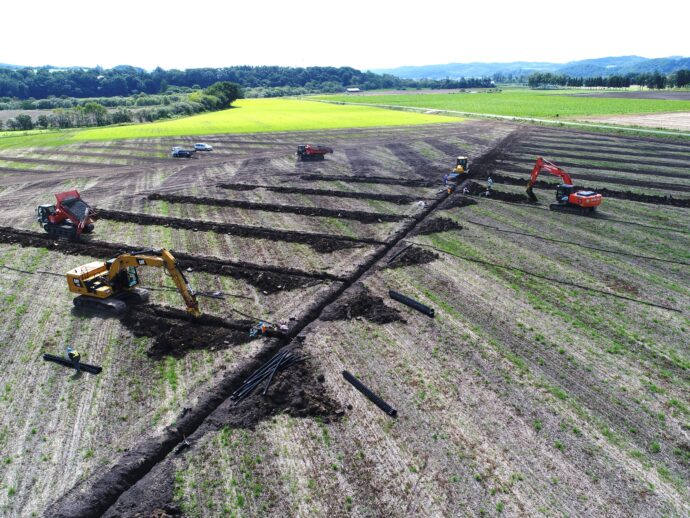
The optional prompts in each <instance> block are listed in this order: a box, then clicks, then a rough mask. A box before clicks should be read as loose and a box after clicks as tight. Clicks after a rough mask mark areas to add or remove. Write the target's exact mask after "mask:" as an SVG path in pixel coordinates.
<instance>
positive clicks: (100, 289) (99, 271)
mask: <svg viewBox="0 0 690 518" xmlns="http://www.w3.org/2000/svg"><path fill="white" fill-rule="evenodd" d="M153 254H156V255H153ZM158 254H160V255H158ZM140 266H151V267H154V268H165V270H166V271H167V272H168V273H169V274H170V277H172V279H173V282H174V283H175V286H176V287H177V290H178V291H179V292H180V295H182V298H183V299H184V302H185V305H186V306H187V311H188V312H189V313H190V314H192V315H193V316H195V317H198V316H200V315H201V312H200V311H199V302H198V301H197V299H196V295H195V294H194V290H192V287H191V286H190V285H189V282H188V281H187V278H186V277H185V276H184V273H182V270H180V268H179V266H178V265H177V261H176V260H175V258H174V257H173V255H172V254H171V253H170V252H169V251H168V250H166V249H162V250H161V251H160V252H158V251H153V250H151V251H146V252H138V253H127V254H122V255H118V256H117V257H114V258H113V259H110V260H108V261H106V262H105V263H103V262H100V261H96V262H92V263H88V264H85V265H83V266H78V267H77V268H74V269H73V270H70V271H69V272H68V273H67V283H68V285H69V289H70V291H71V292H73V293H79V294H80V295H82V296H85V297H89V298H97V299H107V298H109V297H113V296H116V295H118V294H122V293H126V292H128V291H131V290H133V289H134V288H135V287H136V286H137V285H138V284H139V276H138V275H137V273H136V270H137V268H139V267H140Z"/></svg>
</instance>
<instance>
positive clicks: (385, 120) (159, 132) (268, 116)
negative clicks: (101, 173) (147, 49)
mask: <svg viewBox="0 0 690 518" xmlns="http://www.w3.org/2000/svg"><path fill="white" fill-rule="evenodd" d="M457 121H458V118H456V117H442V116H437V115H424V114H418V113H409V112H400V111H391V110H385V109H380V108H373V107H367V106H337V105H332V104H324V103H315V102H305V101H298V100H286V99H243V100H240V101H237V102H236V106H235V107H233V108H231V109H229V110H223V111H219V112H212V113H203V114H200V115H195V116H192V117H184V118H181V119H175V120H169V121H163V122H154V123H150V124H129V125H124V126H111V127H104V128H90V129H81V130H68V131H56V132H48V133H34V132H27V133H28V134H22V135H20V136H14V135H11V133H9V132H5V133H3V134H0V149H2V148H10V147H35V146H55V145H63V144H70V143H74V142H83V141H96V140H115V139H132V138H157V137H174V136H181V135H210V134H220V133H257V132H269V131H299V130H320V129H342V128H360V127H373V126H406V125H412V124H431V123H440V122H457Z"/></svg>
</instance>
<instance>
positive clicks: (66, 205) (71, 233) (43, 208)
mask: <svg viewBox="0 0 690 518" xmlns="http://www.w3.org/2000/svg"><path fill="white" fill-rule="evenodd" d="M55 199H56V200H57V203H56V204H55V205H39V206H38V207H37V208H36V219H37V220H38V222H39V223H40V224H41V226H42V227H43V230H45V231H46V232H48V234H51V235H54V236H57V237H66V238H69V239H75V240H78V239H79V236H81V234H82V232H83V233H85V234H89V233H91V232H93V222H94V221H96V219H98V216H97V214H96V212H95V211H94V210H93V209H92V208H91V207H90V206H89V204H88V203H86V202H85V201H84V200H82V199H81V196H80V195H79V191H76V190H74V191H65V192H61V193H58V194H56V195H55Z"/></svg>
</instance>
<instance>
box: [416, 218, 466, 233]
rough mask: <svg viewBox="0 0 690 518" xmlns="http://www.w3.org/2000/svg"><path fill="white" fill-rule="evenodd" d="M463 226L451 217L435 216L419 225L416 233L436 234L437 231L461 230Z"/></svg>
mask: <svg viewBox="0 0 690 518" xmlns="http://www.w3.org/2000/svg"><path fill="white" fill-rule="evenodd" d="M461 228H462V227H461V226H460V225H459V224H458V223H457V222H456V221H454V220H452V219H450V218H433V219H427V220H425V221H423V222H422V224H421V225H419V227H417V231H416V232H415V233H416V234H419V235H426V234H435V233H436V232H445V231H447V230H460V229H461Z"/></svg>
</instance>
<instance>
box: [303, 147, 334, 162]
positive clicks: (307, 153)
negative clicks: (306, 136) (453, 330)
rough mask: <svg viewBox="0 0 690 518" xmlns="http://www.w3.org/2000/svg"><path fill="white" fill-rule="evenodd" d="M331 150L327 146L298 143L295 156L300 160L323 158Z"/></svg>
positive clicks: (331, 151)
mask: <svg viewBox="0 0 690 518" xmlns="http://www.w3.org/2000/svg"><path fill="white" fill-rule="evenodd" d="M328 153H333V150H332V149H331V148H329V147H327V146H320V145H312V144H300V145H299V146H297V157H298V158H299V159H300V160H323V159H324V158H326V155H327V154H328Z"/></svg>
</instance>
